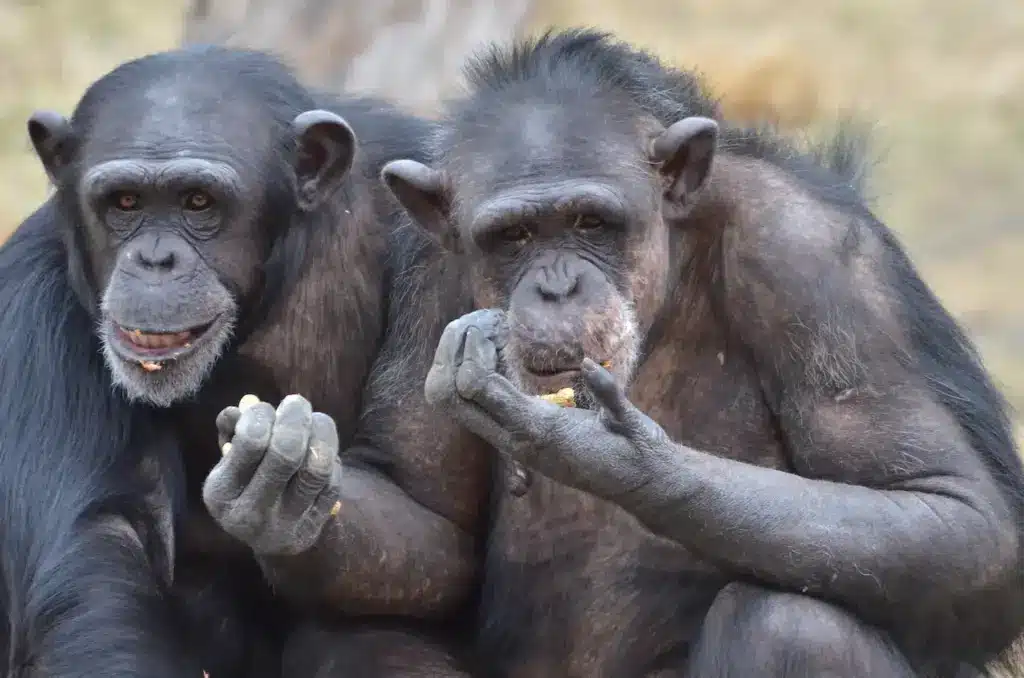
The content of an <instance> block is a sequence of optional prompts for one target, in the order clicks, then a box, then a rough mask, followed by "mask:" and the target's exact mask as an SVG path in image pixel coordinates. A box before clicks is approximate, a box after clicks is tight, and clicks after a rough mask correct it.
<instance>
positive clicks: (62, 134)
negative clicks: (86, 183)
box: [28, 111, 75, 184]
mask: <svg viewBox="0 0 1024 678" xmlns="http://www.w3.org/2000/svg"><path fill="white" fill-rule="evenodd" d="M74 136H75V135H74V132H73V130H72V129H71V123H70V122H69V121H68V119H67V118H65V117H64V116H63V115H61V114H60V113H55V112H53V111H36V112H35V113H33V114H32V115H31V116H30V117H29V119H28V138H29V139H31V140H32V148H34V149H35V151H36V155H37V156H39V161H40V162H42V163H43V169H44V170H46V175H47V176H48V177H50V181H52V182H53V183H55V184H56V183H57V182H58V180H59V178H60V174H61V172H62V171H63V169H64V168H65V167H67V164H68V162H69V161H70V159H71V150H72V149H71V146H72V143H71V142H73V141H74Z"/></svg>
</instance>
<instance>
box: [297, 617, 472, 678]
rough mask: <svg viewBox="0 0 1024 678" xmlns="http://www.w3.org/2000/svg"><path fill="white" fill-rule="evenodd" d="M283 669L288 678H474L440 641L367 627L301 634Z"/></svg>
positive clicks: (314, 628) (319, 629)
mask: <svg viewBox="0 0 1024 678" xmlns="http://www.w3.org/2000/svg"><path fill="white" fill-rule="evenodd" d="M283 669H284V671H283V675H285V676H288V678H471V674H470V673H469V672H468V671H467V670H466V669H465V668H464V667H463V666H462V664H461V662H460V661H459V660H457V659H456V658H455V657H454V655H453V654H451V653H450V652H449V649H448V648H447V647H446V646H445V644H444V643H443V642H442V641H440V640H437V639H435V638H432V637H428V636H427V635H426V634H425V633H424V634H420V633H415V632H411V631H408V630H403V629H401V628H394V627H383V626H381V627H376V626H372V625H369V624H360V625H358V626H346V627H333V626H332V627H324V626H314V625H309V626H305V627H302V628H300V629H298V630H297V631H295V632H294V634H293V635H292V636H291V638H290V639H289V640H288V643H287V644H286V646H285V651H284V662H283Z"/></svg>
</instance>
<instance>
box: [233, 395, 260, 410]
mask: <svg viewBox="0 0 1024 678" xmlns="http://www.w3.org/2000/svg"><path fill="white" fill-rule="evenodd" d="M259 401H260V399H259V398H257V397H256V396H254V395H252V394H251V393H249V394H246V395H244V396H242V399H241V400H239V401H238V409H240V410H242V411H243V412H244V411H245V410H247V409H249V408H250V407H252V406H253V405H255V404H256V403H258V402H259Z"/></svg>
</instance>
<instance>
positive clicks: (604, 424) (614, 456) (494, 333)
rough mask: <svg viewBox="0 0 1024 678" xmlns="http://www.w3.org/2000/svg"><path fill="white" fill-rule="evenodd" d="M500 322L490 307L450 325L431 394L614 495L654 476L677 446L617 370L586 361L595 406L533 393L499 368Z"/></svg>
mask: <svg viewBox="0 0 1024 678" xmlns="http://www.w3.org/2000/svg"><path fill="white" fill-rule="evenodd" d="M502 321H503V317H502V315H501V312H500V311H493V310H487V311H476V312H474V313H470V314H468V315H465V316H463V317H462V318H459V319H458V320H456V321H454V322H452V323H450V324H449V325H448V327H447V328H446V329H445V331H444V334H443V335H442V336H441V340H440V342H439V343H438V347H437V351H436V353H435V356H434V364H433V365H432V367H431V369H430V372H429V374H428V375H427V379H426V385H425V393H426V398H427V401H428V402H430V403H433V404H437V405H439V406H441V407H443V408H444V409H445V411H447V412H450V413H451V414H452V415H453V416H454V417H455V418H456V420H458V421H459V423H460V424H462V425H463V426H465V427H466V428H467V429H469V430H470V431H472V432H473V433H475V434H476V435H478V436H480V437H481V438H483V439H484V440H486V441H487V442H489V443H490V444H491V445H493V446H494V447H495V448H497V449H498V450H499V451H501V452H503V453H505V454H507V455H508V456H509V457H510V458H512V459H513V460H515V461H518V462H520V463H522V464H523V465H525V466H527V467H529V468H532V469H534V470H535V471H537V472H538V473H541V474H543V475H545V476H547V477H549V478H551V479H552V480H555V481H556V482H559V483H562V484H565V485H568V486H570V487H575V488H577V489H580V490H583V491H585V492H589V493H591V494H595V495H597V496H600V497H603V498H605V499H608V500H610V501H616V500H619V499H621V498H623V497H625V496H626V495H628V494H630V493H631V492H633V491H635V490H636V489H638V488H639V487H641V486H643V485H645V484H647V483H648V482H650V481H651V480H653V479H654V477H655V474H656V473H657V472H658V471H657V469H658V468H659V464H658V461H659V459H660V458H664V456H665V455H670V454H673V453H674V446H673V445H672V443H671V441H670V440H669V438H668V436H667V434H666V433H665V431H664V430H663V429H662V428H661V427H660V426H658V425H657V424H656V423H655V422H654V421H652V420H651V419H650V418H649V417H647V416H646V415H645V414H643V413H642V412H640V411H639V410H638V409H637V408H636V407H635V406H634V405H633V404H632V403H631V402H630V401H629V399H628V398H627V397H626V394H625V392H624V391H623V390H622V388H621V387H619V385H618V384H617V383H616V382H615V378H614V377H613V376H612V375H611V373H610V372H608V371H607V370H605V369H604V368H603V367H601V366H600V365H598V364H597V363H596V362H594V361H593V360H590V359H589V358H587V359H584V361H583V363H582V365H581V371H582V373H583V377H584V379H585V381H586V384H587V387H588V388H589V389H590V391H591V392H592V394H593V396H594V400H595V401H596V402H597V404H598V409H597V410H596V411H592V410H583V409H576V408H571V407H560V406H558V405H555V404H553V403H549V402H547V401H545V400H543V399H541V398H539V397H536V396H530V395H527V394H525V393H523V392H522V391H520V390H519V389H517V388H516V387H515V386H514V385H513V384H512V382H510V381H509V380H508V379H506V378H505V377H504V376H502V375H501V374H500V373H499V372H498V346H499V343H500V331H499V328H500V324H501V322H502Z"/></svg>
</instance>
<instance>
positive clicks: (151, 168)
mask: <svg viewBox="0 0 1024 678" xmlns="http://www.w3.org/2000/svg"><path fill="white" fill-rule="evenodd" d="M28 131H29V134H30V137H31V141H32V143H33V145H34V148H35V150H36V152H37V154H38V155H39V157H40V159H41V161H42V164H43V166H44V168H45V169H46V172H47V173H48V175H49V177H50V179H51V180H52V182H53V184H54V185H55V187H56V192H55V194H54V195H53V196H52V197H51V198H50V199H48V200H47V201H46V203H45V204H44V205H43V206H42V207H40V208H39V209H38V210H37V211H36V212H35V213H34V214H33V215H32V216H30V217H29V218H28V219H27V220H26V222H25V223H24V224H22V226H21V227H20V228H19V229H18V231H17V232H16V233H15V234H14V235H13V236H12V238H11V239H10V240H9V241H8V242H7V243H5V245H4V247H3V248H2V249H0V302H2V303H0V324H2V328H3V331H2V336H3V351H2V352H0V355H2V357H0V361H2V362H0V421H2V422H3V424H2V427H3V428H2V436H0V445H2V447H0V470H2V473H0V511H2V513H0V525H2V528H0V529H2V532H0V538H2V543H0V556H2V560H0V574H2V575H3V576H2V577H0V582H2V585H0V593H2V596H3V598H2V601H0V602H2V604H3V605H4V609H5V611H6V616H5V618H6V619H7V629H6V631H7V633H6V636H5V648H4V649H5V650H6V653H5V656H6V658H7V665H6V667H5V669H6V671H7V673H8V675H29V674H31V675H37V676H47V677H50V678H54V677H57V676H60V677H65V676H79V675H81V676H87V675H88V676H97V675H104V676H142V675H144V676H147V677H156V678H159V677H162V676H174V677H175V678H182V676H194V677H195V678H198V677H199V676H200V675H201V672H202V671H206V672H208V673H209V675H210V676H211V678H229V677H230V676H234V675H237V676H247V677H248V676H257V675H259V676H263V675H267V676H274V675H278V674H279V673H280V657H281V654H280V653H281V647H282V644H283V643H284V640H283V639H284V637H285V634H287V633H288V632H289V631H290V630H291V629H293V628H295V624H297V623H298V622H299V621H301V620H307V621H308V622H309V623H310V624H312V626H311V627H309V628H307V629H305V630H303V631H302V632H301V633H300V634H299V636H298V637H297V639H296V640H295V643H294V645H295V647H301V648H303V651H304V652H305V651H306V649H307V648H308V646H309V639H310V638H315V637H317V636H316V633H326V631H324V628H329V627H328V626H327V622H332V621H333V618H335V617H339V616H340V615H345V619H346V620H347V621H346V623H347V624H349V626H350V628H349V629H348V631H347V632H344V633H343V635H341V636H338V635H334V636H329V639H330V640H331V641H332V642H333V641H338V642H339V643H340V642H341V640H344V643H345V644H344V648H345V650H346V651H345V652H341V653H340V654H339V652H334V654H333V655H332V656H331V657H330V660H331V661H334V662H335V663H336V664H337V667H336V668H335V669H333V670H334V671H342V672H344V675H358V676H371V675H382V676H399V675H411V674H408V673H406V672H405V671H406V668H407V667H406V666H405V665H403V662H404V663H405V664H418V663H421V662H423V663H433V664H435V665H444V666H446V667H447V668H448V670H449V675H453V676H454V675H462V674H461V669H460V668H459V667H458V665H457V662H456V660H455V659H454V658H452V657H450V656H448V654H447V652H446V651H445V650H443V649H442V648H441V647H440V645H437V646H434V645H432V642H433V639H432V636H431V635H429V634H427V632H426V631H424V633H423V634H420V633H419V632H418V629H416V628H413V627H414V626H426V627H430V630H431V631H433V627H440V626H441V624H440V623H439V622H441V621H443V620H444V619H445V618H447V617H448V615H453V616H454V611H456V610H457V609H459V608H460V606H461V605H463V604H464V602H463V601H464V600H466V599H467V597H468V596H469V594H470V593H471V592H472V590H473V584H474V583H475V576H476V564H477V562H478V560H479V557H478V550H477V533H478V531H479V529H480V528H481V527H483V525H482V524H481V523H480V522H479V519H478V517H479V516H481V515H482V513H481V510H480V508H479V506H480V505H482V502H483V501H484V498H485V496H484V493H485V492H486V491H487V485H488V482H489V477H490V476H489V474H490V459H489V456H488V455H487V454H481V453H480V452H482V451H484V448H482V447H481V443H479V441H477V444H476V445H475V446H474V445H466V446H463V447H460V446H458V445H449V444H448V443H449V442H452V441H456V442H457V441H458V437H457V436H460V435H464V436H465V437H466V439H467V440H470V437H469V436H470V434H461V433H460V432H459V429H458V428H457V427H456V425H455V423H454V422H452V423H451V424H450V425H449V424H448V423H447V422H446V421H445V420H441V422H439V423H438V424H437V426H436V427H435V428H436V430H438V431H446V430H447V431H450V432H451V435H441V436H439V437H438V438H437V439H436V440H434V439H424V437H423V436H422V435H420V434H419V433H417V432H416V431H415V430H411V429H409V428H408V427H409V426H410V425H412V424H413V423H414V422H417V421H420V420H421V419H422V417H420V418H419V419H418V418H417V416H416V413H415V412H413V413H412V414H411V415H409V414H407V412H406V411H405V410H406V409H408V408H416V407H420V408H421V409H423V407H421V405H420V404H418V403H422V402H423V393H422V388H421V384H422V380H423V378H424V376H425V374H426V371H427V369H428V367H429V364H430V351H431V350H432V347H433V345H434V344H436V341H437V340H438V338H439V337H440V334H441V331H442V330H443V328H444V323H443V322H441V320H440V319H441V318H449V319H450V318H454V317H458V316H459V315H461V314H462V313H463V312H465V311H467V310H469V309H470V308H471V306H470V302H471V299H470V297H469V295H468V293H467V294H464V295H461V296H460V295H459V294H457V293H456V294H445V295H438V302H437V304H436V306H435V308H434V312H435V313H437V314H439V315H438V318H439V319H438V320H437V321H436V322H434V323H433V324H432V325H431V324H430V323H426V322H418V323H414V324H415V331H414V332H413V333H412V334H413V335H415V336H419V333H422V332H426V335H425V339H424V340H423V341H422V342H421V343H422V345H423V348H422V349H421V350H419V354H422V355H423V359H422V360H421V361H420V364H421V365H422V367H421V368H416V369H413V370H411V371H408V374H409V376H408V377H405V376H404V374H403V373H401V372H396V371H394V370H392V369H391V367H390V366H391V365H392V364H397V363H398V362H400V360H401V359H404V358H405V357H407V356H410V355H416V354H417V351H415V350H413V351H405V350H402V349H400V348H396V341H398V340H400V339H402V336H404V333H405V329H404V324H408V323H409V321H408V320H407V319H403V318H405V316H403V315H402V314H401V313H400V312H399V309H402V308H411V309H414V310H416V312H419V307H418V306H414V305H415V304H417V303H419V302H418V300H415V299H411V298H407V297H405V298H402V295H407V294H408V293H409V291H410V290H412V289H413V288H412V287H410V284H411V283H410V281H415V280H418V277H417V276H418V275H419V273H418V272H416V271H413V272H412V273H409V272H407V271H403V270H401V268H400V265H401V262H403V261H409V262H415V260H416V257H417V256H419V255H418V254H417V253H418V252H421V251H426V250H423V248H424V247H426V246H428V245H429V243H427V241H426V240H425V238H423V237H422V234H421V233H419V231H418V230H416V229H410V228H407V227H405V228H401V227H400V226H401V224H402V223H404V221H405V217H404V215H403V213H402V211H401V209H400V207H399V205H398V204H397V203H396V202H395V201H394V199H393V198H392V196H391V195H390V193H389V192H388V191H387V190H386V189H385V187H384V186H382V185H381V184H380V182H379V180H378V177H379V173H380V170H381V167H382V166H383V165H384V163H386V162H387V161H388V160H391V159H394V158H401V157H405V156H407V155H409V154H412V155H413V156H415V157H418V158H422V159H426V155H425V154H424V151H423V144H424V142H425V140H426V139H427V138H428V137H429V131H430V123H429V122H427V121H425V120H421V119H418V118H416V117H413V116H410V115H406V114H404V113H401V112H399V111H398V110H397V109H395V108H394V107H392V106H390V105H388V104H385V103H383V102H379V101H375V100H371V99H345V100H340V99H337V98H335V97H331V96H328V95H326V94H322V93H317V92H314V91H311V90H309V89H307V88H306V87H304V86H303V85H301V84H300V83H299V82H298V81H297V80H296V78H295V77H294V75H293V74H292V73H291V72H290V71H289V70H288V69H287V67H285V66H284V65H283V64H281V63H280V62H278V61H277V60H276V59H274V58H272V57H271V56H269V55H266V54H261V53H259V52H254V51H245V50H232V49H227V48H221V47H195V48H189V49H184V50H177V51H172V52H165V53H160V54H154V55H150V56H146V57H142V58H140V59H137V60H134V61H130V62H127V63H125V64H122V65H121V66H119V67H117V68H115V69H114V70H113V71H112V72H110V73H109V74H107V75H106V76H104V77H102V78H101V79H99V80H98V81H97V82H96V83H95V84H93V85H92V86H91V87H90V88H89V89H88V91H87V92H86V93H85V95H84V96H83V98H82V100H81V101H80V103H79V104H78V106H77V108H76V109H75V111H74V113H73V115H72V116H71V118H70V119H66V118H64V117H63V116H61V115H58V114H56V113H52V112H40V113H36V114H35V115H33V116H32V118H31V119H30V121H29V123H28ZM357 132H358V138H357ZM403 253H408V254H409V256H405V254H403ZM403 257H404V258H403ZM453 272H454V271H453ZM393 289H394V290H396V292H395V294H392V292H391V290H393ZM449 309H450V310H449ZM392 317H393V318H394V321H392V320H390V319H389V318H392ZM392 322H393V324H394V325H395V327H396V328H397V329H398V331H399V335H397V338H396V337H395V336H392V335H391V334H389V330H388V327H389V326H390V325H391V324H392ZM381 346H383V347H384V349H383V353H382V354H381V356H382V357H381V359H382V360H385V364H382V365H379V366H377V367H374V360H375V356H376V355H377V353H378V350H379V349H380V347H381ZM417 369H418V371H417ZM402 379H405V380H406V381H405V382H403V381H402ZM298 393H301V394H302V396H298V395H288V394H298ZM244 394H255V395H257V396H258V397H259V399H260V400H261V401H262V402H259V403H258V404H255V405H252V406H251V407H248V409H245V410H244V411H243V410H242V409H240V408H239V407H237V406H236V403H239V400H240V398H241V397H242V396H243V395H244ZM405 394H413V395H412V396H411V397H409V398H405V399H404V400H403V398H404V396H405ZM417 399H418V400H417ZM278 401H280V404H279V405H278V406H277V407H276V409H275V407H274V406H272V405H270V404H268V403H272V402H278ZM314 406H315V407H316V409H317V410H318V411H314ZM424 406H425V404H424ZM446 427H447V428H446ZM392 432H395V435H391V433H392ZM218 436H219V437H220V440H218ZM453 436H456V437H453ZM473 440H477V439H473ZM339 449H343V450H345V451H344V452H341V453H340V455H339ZM211 469H212V470H211ZM442 470H444V473H442V472H441V471H442ZM268 584H269V585H268ZM275 593H276V594H279V595H274V594H275ZM282 601H283V602H282ZM384 617H387V622H386V623H385V622H384V621H381V622H380V627H381V629H382V630H381V632H380V634H377V635H375V634H374V631H373V629H374V624H375V623H376V622H375V620H376V619H379V618H384ZM356 618H358V619H359V620H361V621H360V623H359V624H355V625H353V619H356ZM403 619H405V620H416V622H415V623H413V622H412V621H409V622H408V623H402V620H403ZM310 620H312V621H310ZM318 620H319V621H318ZM319 623H323V624H324V628H320V627H319V626H318V625H317V624H319ZM339 623H340V622H339ZM338 629H342V627H340V626H339V627H338ZM434 635H436V636H442V635H444V634H442V633H437V634H434ZM381 638H386V639H387V641H388V642H387V643H382V642H381V641H380V639H381ZM442 639H443V640H449V639H448V638H442ZM296 652H297V651H296V650H292V651H291V655H295V653H296ZM382 653H383V654H384V655H395V656H400V657H403V658H404V659H401V660H398V661H394V662H391V663H390V664H385V663H383V660H382V658H381V654H382ZM373 667H376V668H373ZM321 668H322V667H318V666H309V667H307V669H308V674H309V675H314V674H315V675H322V674H321V673H319V670H320V669H321ZM289 675H300V674H298V673H293V672H290V673H289Z"/></svg>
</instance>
